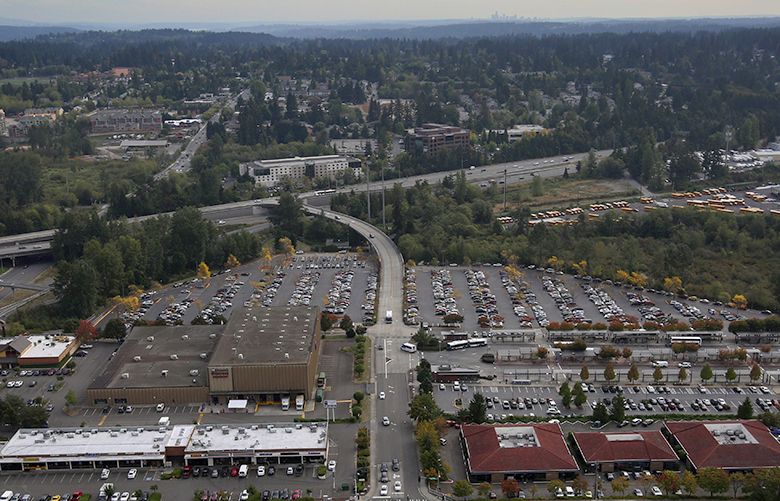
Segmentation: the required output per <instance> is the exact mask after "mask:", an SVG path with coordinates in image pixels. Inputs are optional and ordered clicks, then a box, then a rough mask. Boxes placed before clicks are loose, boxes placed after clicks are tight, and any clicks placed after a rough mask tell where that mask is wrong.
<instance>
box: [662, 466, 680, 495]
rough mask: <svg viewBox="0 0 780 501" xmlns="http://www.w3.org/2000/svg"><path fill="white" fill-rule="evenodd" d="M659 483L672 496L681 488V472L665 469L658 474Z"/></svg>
mask: <svg viewBox="0 0 780 501" xmlns="http://www.w3.org/2000/svg"><path fill="white" fill-rule="evenodd" d="M658 485H660V486H661V489H663V490H664V492H665V493H666V495H667V496H670V495H672V494H674V493H675V492H677V491H678V490H679V489H680V473H679V472H676V471H671V470H664V471H663V472H661V474H660V475H659V476H658Z"/></svg>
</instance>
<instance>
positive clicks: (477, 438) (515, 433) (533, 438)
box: [460, 423, 580, 482]
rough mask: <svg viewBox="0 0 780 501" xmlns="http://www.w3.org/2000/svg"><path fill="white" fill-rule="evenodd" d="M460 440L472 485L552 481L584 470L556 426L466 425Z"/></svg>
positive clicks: (545, 424)
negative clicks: (514, 480) (517, 481)
mask: <svg viewBox="0 0 780 501" xmlns="http://www.w3.org/2000/svg"><path fill="white" fill-rule="evenodd" d="M460 438H461V442H462V444H463V457H464V459H465V460H466V470H467V473H468V477H469V480H470V481H471V482H500V481H502V480H504V479H506V478H509V477H512V478H514V479H516V480H519V481H530V480H552V479H555V478H559V477H561V478H570V477H573V476H575V475H577V474H578V473H579V471H580V469H579V466H578V465H577V461H576V460H575V459H574V457H573V456H572V455H571V452H569V447H568V446H567V445H566V439H565V438H564V436H563V431H561V427H560V425H558V424H555V423H518V424H503V425H490V424H464V425H462V426H461V428H460Z"/></svg>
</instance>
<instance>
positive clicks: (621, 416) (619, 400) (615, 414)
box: [610, 395, 626, 423]
mask: <svg viewBox="0 0 780 501" xmlns="http://www.w3.org/2000/svg"><path fill="white" fill-rule="evenodd" d="M624 403H625V400H624V399H623V396H622V395H618V396H616V397H615V398H613V399H612V413H611V414H610V418H611V419H612V421H614V422H616V423H622V422H623V421H625V419H626V409H625V408H624V407H623V404H624Z"/></svg>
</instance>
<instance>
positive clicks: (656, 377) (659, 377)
mask: <svg viewBox="0 0 780 501" xmlns="http://www.w3.org/2000/svg"><path fill="white" fill-rule="evenodd" d="M663 378H664V373H663V371H661V368H660V367H656V368H655V370H654V371H653V381H655V382H656V383H657V382H659V381H661V380H662V379H663Z"/></svg>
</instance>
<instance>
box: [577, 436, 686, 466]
mask: <svg viewBox="0 0 780 501" xmlns="http://www.w3.org/2000/svg"><path fill="white" fill-rule="evenodd" d="M573 437H574V442H575V444H576V445H577V448H578V449H579V450H580V454H582V457H583V459H584V461H585V463H586V464H587V465H597V466H598V467H599V469H600V470H601V471H603V472H611V471H615V470H626V471H636V470H650V471H660V470H669V469H675V470H676V469H677V466H678V465H677V463H678V461H679V459H678V458H677V454H675V453H674V450H673V449H672V446H671V445H669V442H667V440H666V438H665V437H664V436H663V434H662V433H661V432H660V431H658V430H642V431H628V432H622V431H617V432H609V433H604V432H575V433H573Z"/></svg>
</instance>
